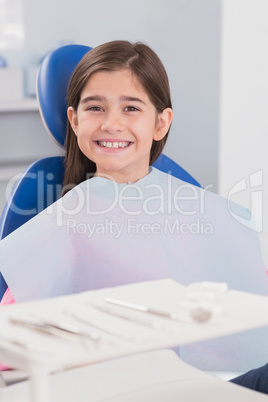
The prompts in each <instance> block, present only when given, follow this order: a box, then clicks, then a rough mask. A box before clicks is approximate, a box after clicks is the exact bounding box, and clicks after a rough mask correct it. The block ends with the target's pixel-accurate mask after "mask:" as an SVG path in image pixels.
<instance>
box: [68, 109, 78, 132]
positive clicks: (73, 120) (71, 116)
mask: <svg viewBox="0 0 268 402" xmlns="http://www.w3.org/2000/svg"><path fill="white" fill-rule="evenodd" d="M67 117H68V120H69V122H70V124H71V126H72V129H73V131H74V133H75V135H76V133H77V129H78V118H77V113H76V111H75V110H74V108H73V107H72V106H70V107H68V109H67Z"/></svg>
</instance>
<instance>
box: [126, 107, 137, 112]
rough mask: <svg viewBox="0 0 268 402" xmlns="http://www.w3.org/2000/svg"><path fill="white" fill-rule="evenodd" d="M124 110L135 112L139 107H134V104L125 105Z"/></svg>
mask: <svg viewBox="0 0 268 402" xmlns="http://www.w3.org/2000/svg"><path fill="white" fill-rule="evenodd" d="M124 110H125V111H126V112H137V111H138V110H139V109H138V108H136V107H135V106H127V107H125V109H124Z"/></svg>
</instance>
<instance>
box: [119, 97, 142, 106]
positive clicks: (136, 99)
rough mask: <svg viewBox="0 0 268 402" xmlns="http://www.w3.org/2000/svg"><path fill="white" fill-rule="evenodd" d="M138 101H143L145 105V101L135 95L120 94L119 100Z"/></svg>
mask: <svg viewBox="0 0 268 402" xmlns="http://www.w3.org/2000/svg"><path fill="white" fill-rule="evenodd" d="M125 101H127V102H140V103H143V104H144V105H145V102H144V101H143V100H142V99H140V98H136V97H135V96H121V97H120V102H125Z"/></svg>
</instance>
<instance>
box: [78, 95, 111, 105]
mask: <svg viewBox="0 0 268 402" xmlns="http://www.w3.org/2000/svg"><path fill="white" fill-rule="evenodd" d="M105 100H106V98H105V97H104V96H100V95H92V96H86V97H85V98H83V99H82V100H81V104H85V103H87V102H91V101H97V102H103V101H105Z"/></svg>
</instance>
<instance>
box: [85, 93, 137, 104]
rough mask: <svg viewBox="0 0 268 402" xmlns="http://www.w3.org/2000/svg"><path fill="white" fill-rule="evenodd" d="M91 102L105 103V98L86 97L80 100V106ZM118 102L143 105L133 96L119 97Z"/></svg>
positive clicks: (98, 96) (99, 96)
mask: <svg viewBox="0 0 268 402" xmlns="http://www.w3.org/2000/svg"><path fill="white" fill-rule="evenodd" d="M92 101H97V102H105V101H106V98H105V96H101V95H92V96H86V97H85V98H83V99H82V100H81V104H85V103H87V102H92ZM119 101H120V102H126V101H127V102H139V103H142V104H144V105H145V102H144V101H143V100H142V99H140V98H137V97H135V96H126V95H124V96H120V98H119Z"/></svg>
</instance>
